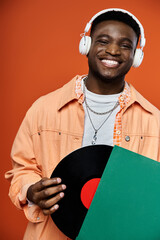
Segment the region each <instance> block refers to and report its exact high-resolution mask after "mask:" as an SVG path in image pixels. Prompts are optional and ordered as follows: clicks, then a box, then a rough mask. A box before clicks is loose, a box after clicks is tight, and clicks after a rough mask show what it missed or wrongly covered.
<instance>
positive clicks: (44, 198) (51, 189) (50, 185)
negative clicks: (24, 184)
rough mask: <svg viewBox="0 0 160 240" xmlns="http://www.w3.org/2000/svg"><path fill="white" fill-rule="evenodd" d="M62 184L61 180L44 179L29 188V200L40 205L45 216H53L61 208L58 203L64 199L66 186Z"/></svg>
mask: <svg viewBox="0 0 160 240" xmlns="http://www.w3.org/2000/svg"><path fill="white" fill-rule="evenodd" d="M60 183H61V179H60V178H51V179H50V178H43V179H42V180H40V181H39V182H37V183H35V184H33V185H31V186H30V187H29V188H28V191H27V199H28V200H29V201H31V202H33V203H35V204H36V205H38V206H39V207H40V208H41V209H42V210H43V213H44V214H45V215H49V214H52V213H53V212H55V211H56V210H57V209H58V208H59V205H58V204H57V202H58V201H59V200H60V199H61V198H63V197H64V192H62V191H63V190H65V189H66V185H64V184H60ZM51 196H52V197H51Z"/></svg>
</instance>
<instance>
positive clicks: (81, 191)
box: [51, 145, 113, 239]
mask: <svg viewBox="0 0 160 240" xmlns="http://www.w3.org/2000/svg"><path fill="white" fill-rule="evenodd" d="M112 149H113V147H111V146H107V145H92V146H87V147H83V148H80V149H78V150H76V151H74V152H72V153H70V154H69V155H67V156H66V157H65V158H64V159H62V161H61V162H60V163H59V164H58V165H57V167H56V168H55V169H54V171H53V173H52V175H51V178H54V177H60V178H61V179H62V183H63V184H65V185H66V186H67V188H66V190H65V191H64V193H65V196H64V198H63V199H62V200H60V201H59V203H58V204H59V209H58V210H57V211H56V212H54V213H53V214H51V217H52V219H53V221H54V223H55V224H56V226H57V227H58V228H59V229H60V230H61V231H62V232H63V233H64V234H65V235H66V236H67V237H69V238H71V239H75V238H76V237H77V235H78V233H79V231H80V228H81V225H82V223H83V220H84V218H85V215H86V213H87V210H88V208H89V205H90V203H91V200H92V198H93V196H94V193H95V190H96V188H97V186H98V183H99V180H100V178H101V176H102V173H103V170H104V168H105V166H106V163H107V161H108V158H109V156H110V154H111V151H112Z"/></svg>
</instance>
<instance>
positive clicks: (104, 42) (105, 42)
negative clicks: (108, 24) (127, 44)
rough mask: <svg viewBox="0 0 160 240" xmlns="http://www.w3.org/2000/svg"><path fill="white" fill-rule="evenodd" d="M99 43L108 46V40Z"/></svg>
mask: <svg viewBox="0 0 160 240" xmlns="http://www.w3.org/2000/svg"><path fill="white" fill-rule="evenodd" d="M97 42H98V43H100V44H101V45H105V44H108V41H107V40H98V41H97Z"/></svg>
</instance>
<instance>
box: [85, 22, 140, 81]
mask: <svg viewBox="0 0 160 240" xmlns="http://www.w3.org/2000/svg"><path fill="white" fill-rule="evenodd" d="M91 38H92V43H91V48H90V51H89V54H88V63H89V74H91V75H92V76H94V77H98V78H101V79H105V80H113V79H119V78H122V77H124V76H125V74H126V73H127V72H128V71H129V69H130V67H131V66H132V62H133V58H134V53H135V49H136V45H137V36H136V33H135V32H134V30H133V29H132V28H131V27H130V26H128V25H127V24H125V23H122V22H119V21H113V20H107V21H103V22H101V23H99V24H97V25H96V27H95V29H94V32H93V34H92V36H91Z"/></svg>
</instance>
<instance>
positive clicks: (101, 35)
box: [96, 34, 112, 38]
mask: <svg viewBox="0 0 160 240" xmlns="http://www.w3.org/2000/svg"><path fill="white" fill-rule="evenodd" d="M101 37H106V38H112V37H111V36H109V35H108V34H100V35H98V36H97V37H96V38H101Z"/></svg>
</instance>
